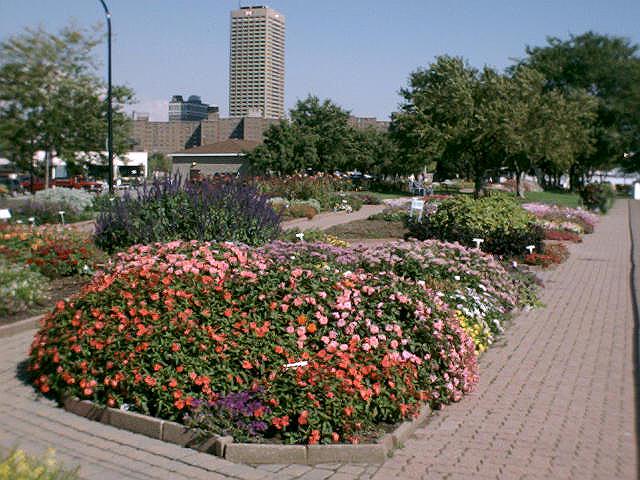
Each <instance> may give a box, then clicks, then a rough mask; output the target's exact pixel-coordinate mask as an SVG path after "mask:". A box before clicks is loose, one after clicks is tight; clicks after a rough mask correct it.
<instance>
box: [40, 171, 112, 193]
mask: <svg viewBox="0 0 640 480" xmlns="http://www.w3.org/2000/svg"><path fill="white" fill-rule="evenodd" d="M51 185H53V186H54V187H63V188H76V189H82V190H87V191H89V192H96V193H100V192H102V187H103V185H102V183H101V182H95V181H93V180H88V179H86V178H84V177H83V176H81V175H76V176H75V177H70V178H54V179H53V180H52V181H51Z"/></svg>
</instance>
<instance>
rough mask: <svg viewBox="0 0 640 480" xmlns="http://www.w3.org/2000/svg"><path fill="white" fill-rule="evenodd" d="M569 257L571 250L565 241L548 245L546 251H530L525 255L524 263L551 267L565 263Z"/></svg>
mask: <svg viewBox="0 0 640 480" xmlns="http://www.w3.org/2000/svg"><path fill="white" fill-rule="evenodd" d="M568 257H569V251H568V250H567V247H566V245H564V244H563V243H555V244H551V245H547V246H546V248H545V250H544V253H530V254H529V255H525V257H524V263H526V264H527V265H533V266H538V267H542V268H549V267H550V266H552V265H558V264H560V263H563V262H564V261H565V260H566V259H567V258H568Z"/></svg>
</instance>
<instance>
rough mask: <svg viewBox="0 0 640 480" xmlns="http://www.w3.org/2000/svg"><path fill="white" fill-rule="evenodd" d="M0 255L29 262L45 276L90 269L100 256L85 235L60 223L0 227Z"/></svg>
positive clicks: (90, 271) (75, 272) (76, 273)
mask: <svg viewBox="0 0 640 480" xmlns="http://www.w3.org/2000/svg"><path fill="white" fill-rule="evenodd" d="M0 256H3V257H5V258H6V259H7V260H9V261H11V262H13V263H17V264H26V265H32V266H33V267H35V269H36V270H37V271H39V272H40V273H42V274H43V275H45V276H47V277H49V278H58V277H67V276H71V275H79V274H80V275H81V274H87V273H93V269H94V268H95V267H96V264H98V263H101V262H102V261H103V260H104V256H103V254H102V253H101V252H100V251H99V250H98V249H97V248H96V247H95V246H94V245H93V243H92V242H90V241H88V239H87V238H86V235H82V234H80V233H79V232H77V231H76V230H74V229H73V228H72V227H64V226H62V225H48V226H39V227H32V228H31V227H27V226H24V225H8V226H3V227H0Z"/></svg>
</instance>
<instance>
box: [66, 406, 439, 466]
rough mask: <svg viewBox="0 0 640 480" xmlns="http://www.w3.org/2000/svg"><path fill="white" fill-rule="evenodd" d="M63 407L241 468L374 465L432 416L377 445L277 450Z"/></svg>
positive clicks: (108, 411) (138, 418)
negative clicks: (241, 464) (322, 464)
mask: <svg viewBox="0 0 640 480" xmlns="http://www.w3.org/2000/svg"><path fill="white" fill-rule="evenodd" d="M63 407H64V409H65V410H67V411H68V412H70V413H74V414H76V415H79V416H81V417H84V418H87V419H89V420H94V421H97V422H101V423H104V424H106V425H111V426H113V427H116V428H120V429H122V430H127V431H129V432H132V433H138V434H140V435H144V436H146V437H150V438H155V439H157V440H162V441H164V442H168V443H173V444H176V445H180V446H182V447H188V448H193V449H195V450H198V451H200V452H204V453H210V454H213V455H215V456H217V457H221V458H224V459H226V460H228V461H230V462H234V463H245V464H254V465H259V464H292V463H295V464H303V465H317V464H321V463H375V464H382V463H384V462H385V460H386V459H387V458H388V457H389V456H390V454H391V452H392V450H394V449H395V448H401V447H402V446H403V444H404V443H405V442H406V441H407V440H408V439H409V437H411V435H413V432H415V430H416V429H417V428H418V427H419V426H420V425H421V424H422V423H424V422H425V421H426V420H427V418H428V417H429V416H430V415H431V409H430V408H429V406H428V405H425V406H423V407H422V410H421V411H420V413H419V414H418V416H417V417H416V418H415V419H413V420H411V421H406V422H403V423H401V424H400V425H399V426H398V427H397V428H396V429H395V430H394V431H393V432H391V433H388V434H386V435H384V436H383V437H382V438H380V439H379V440H378V442H377V443H364V444H358V445H350V444H337V445H277V444H257V443H235V442H234V441H233V438H232V437H228V436H224V437H223V436H218V435H214V436H212V437H211V438H209V439H208V440H206V441H204V442H198V441H197V439H196V434H195V431H193V430H191V429H189V428H187V427H185V426H184V425H181V424H179V423H176V422H170V421H168V420H160V419H158V418H155V417H149V416H147V415H141V414H139V413H136V412H129V411H126V410H119V409H115V408H109V407H101V406H97V405H94V404H93V403H92V402H90V401H89V400H79V399H77V398H67V399H65V400H64V402H63Z"/></svg>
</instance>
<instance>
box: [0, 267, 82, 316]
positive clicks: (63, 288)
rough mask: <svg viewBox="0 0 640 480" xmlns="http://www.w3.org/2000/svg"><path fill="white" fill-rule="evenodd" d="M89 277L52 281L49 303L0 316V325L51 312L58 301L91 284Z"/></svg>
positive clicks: (50, 283) (49, 287) (49, 288)
mask: <svg viewBox="0 0 640 480" xmlns="http://www.w3.org/2000/svg"><path fill="white" fill-rule="evenodd" d="M89 280H90V278H89V277H82V276H75V277H64V278H56V279H55V280H50V282H49V285H48V286H44V285H43V288H47V290H48V292H49V301H48V302H47V303H45V304H44V305H34V306H33V307H31V308H30V309H29V310H26V311H24V312H20V313H15V314H13V315H8V316H5V317H2V316H0V325H8V324H10V323H14V322H18V321H20V320H25V319H27V318H31V317H35V316H36V315H42V314H45V313H47V312H49V311H50V310H51V309H52V308H53V306H54V305H55V303H56V302H57V301H58V300H64V299H67V298H69V297H71V296H72V295H73V294H75V293H78V292H79V291H80V289H81V288H82V287H83V286H84V285H86V284H87V283H88V282H89Z"/></svg>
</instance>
